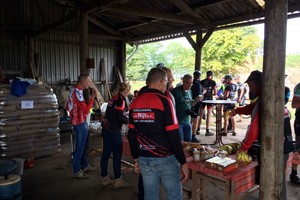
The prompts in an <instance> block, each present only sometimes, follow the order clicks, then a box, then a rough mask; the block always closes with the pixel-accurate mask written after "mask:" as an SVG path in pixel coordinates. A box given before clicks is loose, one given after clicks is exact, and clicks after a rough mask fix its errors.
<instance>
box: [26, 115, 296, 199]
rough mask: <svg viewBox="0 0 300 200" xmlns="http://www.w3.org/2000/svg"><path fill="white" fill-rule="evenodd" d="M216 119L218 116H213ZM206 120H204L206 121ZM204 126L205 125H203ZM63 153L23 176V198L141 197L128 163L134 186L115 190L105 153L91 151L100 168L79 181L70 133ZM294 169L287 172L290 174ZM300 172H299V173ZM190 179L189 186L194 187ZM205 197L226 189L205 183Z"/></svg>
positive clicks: (96, 141) (94, 140) (95, 144)
mask: <svg viewBox="0 0 300 200" xmlns="http://www.w3.org/2000/svg"><path fill="white" fill-rule="evenodd" d="M213 121H214V119H213ZM249 122H250V119H243V122H239V123H237V133H238V134H237V136H235V137H234V136H231V135H228V136H227V137H224V138H223V141H224V142H225V143H229V142H235V141H242V139H243V138H244V136H245V132H246V127H247V125H248V124H249ZM204 123H205V121H203V124H204ZM202 127H204V126H202ZM211 131H212V132H214V131H215V123H214V122H212V123H211ZM204 132H205V130H204V129H201V134H200V135H199V136H197V137H198V138H200V139H201V140H202V143H213V141H214V139H215V136H204ZM61 145H62V152H61V154H60V155H57V156H55V157H50V158H43V159H37V160H36V161H35V166H34V167H33V168H30V169H26V170H25V171H24V174H23V176H22V195H23V200H53V199H55V200H68V199H70V200H71V199H72V200H83V199H85V200H94V199H101V200H135V199H137V192H138V189H137V182H138V175H137V174H135V173H134V171H133V168H132V167H131V166H129V165H127V164H123V165H122V175H123V177H124V179H125V180H126V181H127V182H129V183H130V186H129V187H127V188H123V189H114V188H113V187H112V186H106V187H104V186H102V185H101V180H102V177H101V176H100V171H99V166H100V157H101V153H99V152H97V151H92V152H91V153H90V160H91V164H92V165H94V166H96V167H97V168H98V170H96V171H94V172H92V173H91V175H92V176H91V178H90V179H87V180H78V179H75V178H73V176H72V168H71V164H70V153H71V148H70V133H68V132H65V133H62V134H61ZM90 148H91V149H94V150H95V149H96V150H97V149H100V148H101V137H100V134H92V135H91V137H90ZM123 159H124V160H126V161H129V162H130V161H132V160H131V158H128V157H123ZM111 165H112V160H110V161H109V169H110V174H111V175H112V166H111ZM289 173H290V169H288V172H287V175H288V176H287V178H288V177H289ZM298 174H299V173H298ZM286 183H287V193H288V198H287V199H288V200H296V199H297V200H298V199H299V186H295V185H293V184H291V183H290V182H289V180H287V182H286ZM190 184H191V183H190V182H189V183H188V184H187V185H185V186H186V187H189V186H190ZM205 190H206V193H205V199H207V200H221V199H224V191H223V190H222V189H220V188H219V187H217V186H216V185H212V184H210V183H206V184H205ZM160 199H162V200H163V199H165V198H164V192H163V189H161V192H160ZM239 199H245V200H258V199H259V191H258V190H256V191H254V192H251V193H248V194H243V195H241V196H240V197H239Z"/></svg>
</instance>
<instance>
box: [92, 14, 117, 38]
mask: <svg viewBox="0 0 300 200" xmlns="http://www.w3.org/2000/svg"><path fill="white" fill-rule="evenodd" d="M89 22H91V23H93V24H94V25H96V26H98V27H99V28H101V29H103V30H105V31H106V32H109V33H111V34H113V35H116V36H121V35H122V34H121V33H120V32H118V31H116V30H115V29H113V28H112V27H110V26H108V25H106V24H104V23H102V22H101V21H99V20H98V19H96V18H94V17H89Z"/></svg>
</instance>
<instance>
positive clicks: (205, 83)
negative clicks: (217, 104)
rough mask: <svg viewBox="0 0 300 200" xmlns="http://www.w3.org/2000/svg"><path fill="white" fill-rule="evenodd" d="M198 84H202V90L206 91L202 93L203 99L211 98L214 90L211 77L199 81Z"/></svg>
mask: <svg viewBox="0 0 300 200" xmlns="http://www.w3.org/2000/svg"><path fill="white" fill-rule="evenodd" d="M200 84H201V85H202V88H203V90H205V91H206V92H205V93H204V94H203V95H204V99H203V100H212V99H213V95H215V94H214V90H215V88H216V85H217V84H216V82H215V81H214V80H212V79H209V78H206V79H203V80H201V81H200Z"/></svg>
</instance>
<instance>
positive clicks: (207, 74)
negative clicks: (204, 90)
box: [206, 71, 214, 76]
mask: <svg viewBox="0 0 300 200" xmlns="http://www.w3.org/2000/svg"><path fill="white" fill-rule="evenodd" d="M213 74H214V73H213V72H212V71H207V72H206V76H212V75H213Z"/></svg>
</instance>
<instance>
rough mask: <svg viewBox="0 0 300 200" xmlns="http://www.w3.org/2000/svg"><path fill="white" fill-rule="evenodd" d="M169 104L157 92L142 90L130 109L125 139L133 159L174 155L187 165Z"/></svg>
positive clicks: (170, 103) (168, 100)
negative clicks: (126, 137) (127, 141)
mask: <svg viewBox="0 0 300 200" xmlns="http://www.w3.org/2000/svg"><path fill="white" fill-rule="evenodd" d="M178 127H179V126H178V121H177V118H176V114H175V109H174V106H173V104H172V101H171V100H170V99H169V98H168V97H166V96H165V95H164V94H163V93H162V92H160V91H159V90H156V89H150V88H145V90H144V92H143V94H141V95H139V96H138V97H137V98H136V99H135V100H134V101H133V102H132V103H131V105H130V108H129V124H128V128H129V132H128V140H129V144H130V150H131V154H132V157H133V158H134V159H136V158H138V157H139V156H141V157H168V156H170V155H173V154H174V155H175V156H176V158H177V160H178V162H179V163H181V164H184V163H186V159H185V155H184V153H183V149H182V144H181V140H180V134H179V131H178Z"/></svg>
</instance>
